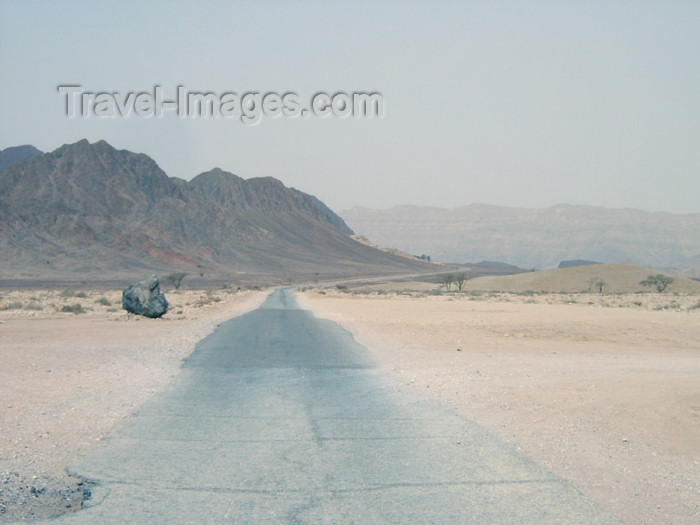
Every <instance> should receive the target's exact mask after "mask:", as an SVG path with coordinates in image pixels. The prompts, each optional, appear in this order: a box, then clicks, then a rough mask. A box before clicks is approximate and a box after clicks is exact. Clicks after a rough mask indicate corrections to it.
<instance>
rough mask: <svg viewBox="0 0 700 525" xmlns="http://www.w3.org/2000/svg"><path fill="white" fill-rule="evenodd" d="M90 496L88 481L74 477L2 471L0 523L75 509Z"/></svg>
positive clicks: (32, 518) (38, 517) (48, 515)
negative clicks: (28, 474)
mask: <svg viewBox="0 0 700 525" xmlns="http://www.w3.org/2000/svg"><path fill="white" fill-rule="evenodd" d="M91 495H92V489H91V484H90V483H86V482H84V481H82V480H80V479H77V478H74V477H69V476H62V477H49V476H32V477H28V476H25V475H22V474H20V473H18V472H6V473H4V474H2V477H0V522H17V521H31V520H37V519H46V518H51V517H53V516H58V515H60V514H66V513H69V512H75V511H77V510H80V509H81V508H82V507H83V502H85V501H87V500H89V499H90V497H91Z"/></svg>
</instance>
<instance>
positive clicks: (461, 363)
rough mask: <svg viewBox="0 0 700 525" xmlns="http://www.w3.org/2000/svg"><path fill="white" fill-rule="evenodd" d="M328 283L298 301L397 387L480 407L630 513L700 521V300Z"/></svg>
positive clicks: (463, 409) (530, 449)
mask: <svg viewBox="0 0 700 525" xmlns="http://www.w3.org/2000/svg"><path fill="white" fill-rule="evenodd" d="M324 293H325V295H320V294H319V293H316V292H307V293H305V294H303V295H300V297H299V302H300V304H301V305H302V307H304V308H307V309H311V310H313V311H314V312H315V313H316V315H318V316H320V317H325V318H328V319H332V320H334V321H336V322H338V323H340V324H341V325H343V326H344V327H345V328H347V329H348V330H349V331H351V332H352V333H353V334H354V336H355V338H356V339H357V340H358V341H359V342H360V343H361V344H363V345H365V346H366V347H368V348H369V349H370V350H371V351H372V355H373V356H374V359H375V360H376V363H377V365H378V367H379V369H380V370H381V371H382V372H384V373H387V374H390V375H392V376H393V377H394V378H395V379H396V380H397V382H398V383H399V384H400V385H401V386H400V388H407V389H411V390H413V391H418V392H422V393H424V394H425V395H428V396H431V397H434V398H436V399H438V400H439V401H441V402H443V403H444V404H446V405H449V406H450V407H453V408H454V409H455V410H457V411H459V412H460V413H462V414H464V415H466V416H468V417H470V418H473V419H474V420H476V421H478V422H479V423H480V424H481V425H483V426H484V427H486V428H487V429H488V430H490V431H491V432H493V433H494V434H495V435H497V436H499V437H500V438H502V439H503V440H505V441H507V442H508V443H510V444H512V446H513V447H515V448H516V449H518V450H520V451H521V452H522V453H524V454H525V455H527V456H529V457H531V458H533V459H534V460H535V461H537V462H539V463H540V464H542V465H545V466H546V467H548V468H549V469H550V470H551V471H553V472H554V473H555V474H557V475H558V476H560V477H562V478H565V479H567V480H570V481H571V482H573V483H574V484H575V485H576V486H577V487H579V488H580V490H581V491H582V492H584V493H585V494H588V495H589V496H591V497H592V498H593V499H594V500H596V501H597V502H599V503H600V504H601V505H602V506H604V507H606V508H608V509H610V510H611V511H613V512H614V513H615V514H617V515H618V516H619V517H620V518H622V519H623V520H624V521H626V522H628V523H700V309H690V310H680V309H676V310H674V311H653V310H651V308H656V307H657V306H654V305H659V304H668V302H669V300H671V299H672V298H671V297H669V296H667V295H664V296H660V295H658V294H648V295H643V296H639V295H632V296H629V297H621V296H612V297H610V298H609V302H610V303H618V304H628V305H629V307H622V308H620V307H615V308H612V307H601V306H599V305H597V304H596V305H588V304H542V303H547V302H554V303H556V302H561V299H562V296H560V295H557V296H546V295H542V296H536V297H534V298H533V297H521V296H511V295H507V294H503V295H495V296H493V297H469V296H467V295H464V296H456V297H447V296H428V297H406V296H396V295H369V296H362V295H349V294H343V293H340V292H335V291H326V292H324ZM697 299H698V298H697V297H695V298H690V300H689V301H686V302H687V303H688V304H697ZM571 300H575V301H577V302H584V303H585V302H587V301H585V300H582V296H579V295H576V296H572V298H571ZM532 302H538V303H540V304H528V303H532ZM609 302H608V300H603V301H602V303H601V304H609ZM636 303H644V304H636ZM647 303H649V304H647ZM645 308H648V309H645ZM458 349H460V350H458Z"/></svg>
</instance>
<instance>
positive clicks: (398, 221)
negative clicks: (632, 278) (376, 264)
mask: <svg viewBox="0 0 700 525" xmlns="http://www.w3.org/2000/svg"><path fill="white" fill-rule="evenodd" d="M340 215H341V216H342V217H343V219H345V221H346V222H347V223H348V225H349V226H350V227H351V228H353V230H355V232H356V233H358V234H361V235H366V236H368V237H369V238H371V239H372V240H373V241H374V242H376V243H378V244H380V245H385V246H394V247H396V248H399V249H401V250H404V251H407V252H409V253H426V254H430V255H431V256H432V258H433V260H441V261H447V262H468V261H478V260H481V259H487V260H494V261H503V262H507V263H510V264H515V265H517V266H520V267H523V268H551V267H556V266H557V265H558V264H559V262H560V261H563V260H571V259H589V260H593V261H601V262H605V263H618V262H626V261H634V262H636V263H638V264H642V265H645V266H654V267H660V268H668V267H675V268H681V269H683V268H686V269H687V268H700V235H699V234H698V233H699V232H700V213H698V214H688V215H675V214H670V213H650V212H644V211H639V210H630V209H607V208H601V207H594V206H572V205H558V206H554V207H551V208H546V209H525V208H507V207H500V206H486V205H480V204H471V205H469V206H463V207H460V208H454V209H442V208H428V207H420V206H399V207H395V208H390V209H386V210H374V209H367V208H359V207H355V208H352V209H350V210H347V211H344V212H341V213H340Z"/></svg>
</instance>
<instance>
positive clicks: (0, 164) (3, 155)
mask: <svg viewBox="0 0 700 525" xmlns="http://www.w3.org/2000/svg"><path fill="white" fill-rule="evenodd" d="M37 155H41V151H39V150H38V149H36V148H35V147H34V146H28V145H26V146H13V147H11V148H7V149H3V150H0V173H2V172H3V171H5V170H6V169H7V168H9V167H10V166H12V165H13V164H15V163H16V162H19V161H21V160H24V159H30V158H32V157H36V156H37Z"/></svg>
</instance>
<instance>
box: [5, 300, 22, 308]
mask: <svg viewBox="0 0 700 525" xmlns="http://www.w3.org/2000/svg"><path fill="white" fill-rule="evenodd" d="M23 306H24V305H23V304H22V301H12V302H11V303H7V304H6V305H5V306H3V307H2V309H3V310H21V309H22V307H23Z"/></svg>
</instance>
